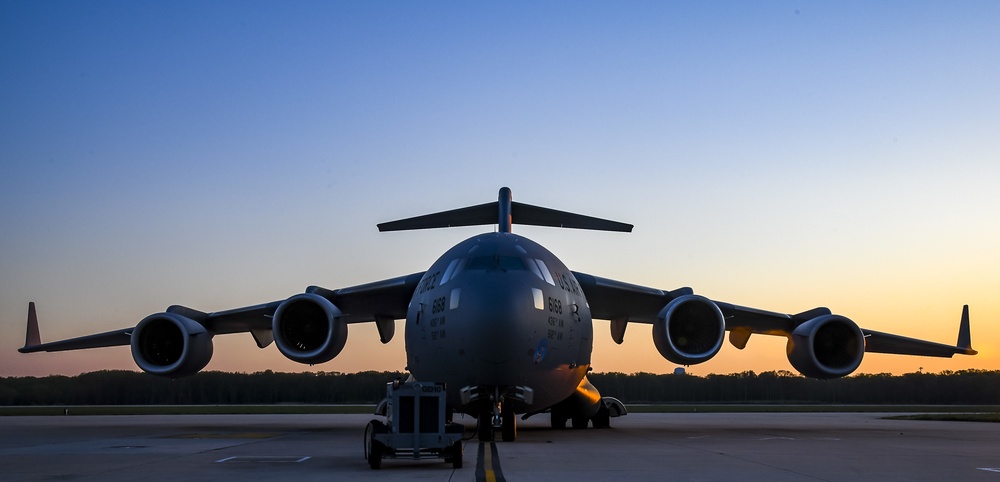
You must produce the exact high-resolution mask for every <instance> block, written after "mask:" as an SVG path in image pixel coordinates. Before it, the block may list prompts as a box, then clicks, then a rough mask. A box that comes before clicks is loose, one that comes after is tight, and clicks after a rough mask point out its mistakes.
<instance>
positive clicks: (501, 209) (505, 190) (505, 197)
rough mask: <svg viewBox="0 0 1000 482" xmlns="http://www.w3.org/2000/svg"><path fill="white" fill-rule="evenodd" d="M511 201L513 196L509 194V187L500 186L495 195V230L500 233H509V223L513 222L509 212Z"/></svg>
mask: <svg viewBox="0 0 1000 482" xmlns="http://www.w3.org/2000/svg"><path fill="white" fill-rule="evenodd" d="M511 203H513V196H511V193H510V188H509V187H502V188H500V194H499V195H498V196H497V211H498V213H497V231H499V232H501V233H509V232H510V225H511V224H513V222H514V221H513V219H512V218H511V214H510V211H511Z"/></svg>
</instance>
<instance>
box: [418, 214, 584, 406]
mask: <svg viewBox="0 0 1000 482" xmlns="http://www.w3.org/2000/svg"><path fill="white" fill-rule="evenodd" d="M405 338H406V356H407V364H408V366H407V369H408V370H409V371H410V372H411V373H412V374H413V375H414V377H415V378H417V379H419V380H433V381H442V382H445V383H447V385H448V395H449V404H450V405H452V406H455V407H458V406H459V405H460V401H459V390H460V389H462V388H464V387H489V388H500V389H504V388H511V387H528V388H530V389H532V391H533V395H534V396H533V399H532V400H531V403H530V404H526V403H521V404H518V406H517V407H516V408H515V410H516V411H517V412H518V413H524V412H533V411H538V410H541V409H544V408H547V407H549V406H552V405H554V404H556V403H558V402H560V401H562V400H564V399H566V398H567V397H568V396H569V395H570V394H572V393H573V391H574V390H575V389H576V388H577V387H578V386H579V385H580V382H581V380H582V379H583V377H584V376H585V375H586V373H587V370H588V369H589V367H590V356H591V352H592V350H593V323H592V320H591V316H590V307H589V306H588V304H587V300H586V298H585V297H584V294H583V290H582V289H581V288H580V285H579V283H578V282H577V280H576V279H575V278H574V276H573V274H572V272H570V270H569V269H567V268H566V266H565V265H564V264H563V263H562V262H561V261H560V260H559V259H558V258H557V257H556V256H555V255H553V254H552V253H551V252H549V251H548V250H547V249H545V248H544V247H542V246H541V245H539V244H537V243H535V242H533V241H531V240H529V239H527V238H524V237H523V236H519V235H516V234H513V233H503V232H500V233H486V234H480V235H477V236H473V237H472V238H469V239H467V240H465V241H463V242H461V243H459V244H457V245H455V246H454V247H453V248H451V249H450V250H448V251H447V252H446V253H445V254H444V255H442V256H441V257H440V258H439V259H438V260H437V261H436V262H434V264H433V265H432V266H431V267H430V269H428V270H427V272H426V273H425V274H424V276H423V278H422V279H421V281H420V284H419V285H418V287H417V289H416V291H415V292H414V295H413V298H412V300H411V302H410V306H409V308H408V310H407V315H406V334H405Z"/></svg>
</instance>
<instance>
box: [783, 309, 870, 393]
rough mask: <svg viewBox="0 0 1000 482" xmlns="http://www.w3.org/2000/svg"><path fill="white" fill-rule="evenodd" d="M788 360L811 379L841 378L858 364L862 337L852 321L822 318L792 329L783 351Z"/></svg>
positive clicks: (862, 346) (863, 345)
mask: <svg viewBox="0 0 1000 482" xmlns="http://www.w3.org/2000/svg"><path fill="white" fill-rule="evenodd" d="M785 351H787V352H788V361H789V362H791V364H792V366H793V367H795V369H796V370H798V371H799V373H801V374H803V375H805V376H807V377H810V378H824V379H825V378H840V377H843V376H847V375H850V374H851V373H852V372H854V370H856V369H857V368H858V366H859V365H861V358H862V357H864V354H865V335H864V334H863V333H861V329H860V328H858V325H857V324H855V323H854V322H853V321H851V320H849V319H847V318H845V317H843V316H840V315H823V316H818V317H816V318H813V319H811V320H809V321H807V322H805V323H803V324H801V325H799V326H798V327H797V328H795V330H794V331H792V336H790V337H789V338H788V344H787V346H786V348H785Z"/></svg>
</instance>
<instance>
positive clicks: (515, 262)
mask: <svg viewBox="0 0 1000 482" xmlns="http://www.w3.org/2000/svg"><path fill="white" fill-rule="evenodd" d="M497 267H498V268H500V269H501V270H503V271H524V270H526V269H528V267H527V266H525V265H524V260H522V259H521V258H518V257H516V256H500V258H499V259H498V260H497Z"/></svg>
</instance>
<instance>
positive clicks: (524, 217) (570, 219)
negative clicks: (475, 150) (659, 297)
mask: <svg viewBox="0 0 1000 482" xmlns="http://www.w3.org/2000/svg"><path fill="white" fill-rule="evenodd" d="M494 223H496V224H497V225H498V227H499V231H500V232H501V233H509V232H511V228H512V226H513V225H514V223H517V224H526V225H530V226H549V227H553V228H574V229H593V230H598V231H618V232H624V233H630V232H632V225H631V224H626V223H620V222H618V221H611V220H608V219H601V218H595V217H592V216H584V215H582V214H575V213H570V212H566V211H559V210H556V209H549V208H543V207H541V206H533V205H531V204H524V203H519V202H514V201H513V196H512V194H511V191H510V188H508V187H502V188H500V194H499V195H498V196H497V201H496V202H491V203H486V204H478V205H476V206H469V207H465V208H459V209H452V210H450V211H442V212H439V213H432V214H425V215H423V216H416V217H412V218H406V219H400V220H398V221H390V222H387V223H381V224H379V225H378V230H379V231H383V232H384V231H407V230H411V229H431V228H450V227H456V226H479V225H483V224H494Z"/></svg>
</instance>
